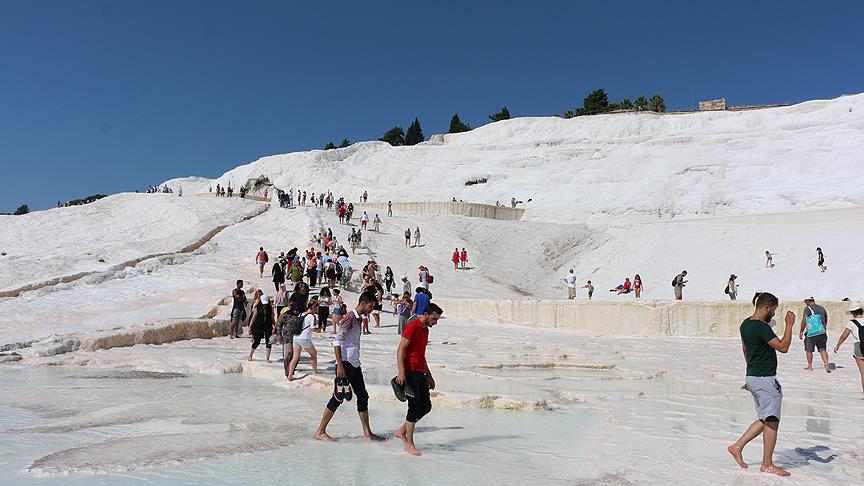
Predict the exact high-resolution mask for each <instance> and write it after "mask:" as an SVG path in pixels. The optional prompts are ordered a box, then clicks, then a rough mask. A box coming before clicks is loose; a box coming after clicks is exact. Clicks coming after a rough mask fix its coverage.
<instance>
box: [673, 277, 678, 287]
mask: <svg viewBox="0 0 864 486" xmlns="http://www.w3.org/2000/svg"><path fill="white" fill-rule="evenodd" d="M672 286H673V287H677V286H678V275H675V278H673V279H672Z"/></svg>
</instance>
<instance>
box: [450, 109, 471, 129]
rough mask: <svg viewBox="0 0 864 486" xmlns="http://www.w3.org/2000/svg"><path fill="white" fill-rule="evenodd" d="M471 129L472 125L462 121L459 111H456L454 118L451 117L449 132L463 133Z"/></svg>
mask: <svg viewBox="0 0 864 486" xmlns="http://www.w3.org/2000/svg"><path fill="white" fill-rule="evenodd" d="M469 130H471V127H469V126H468V125H467V124H465V123H462V120H460V119H459V113H454V114H453V118H451V119H450V130H449V132H448V133H462V132H467V131H469Z"/></svg>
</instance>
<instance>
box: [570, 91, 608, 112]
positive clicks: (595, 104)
mask: <svg viewBox="0 0 864 486" xmlns="http://www.w3.org/2000/svg"><path fill="white" fill-rule="evenodd" d="M609 109H610V108H609V97H608V96H606V91H605V90H603V89H595V90H594V91H592V92H591V94H589V95H588V96H586V97H585V99H584V100H582V108H581V110H576V111H577V113H578V114H579V115H596V114H598V113H606V112H608V111H609Z"/></svg>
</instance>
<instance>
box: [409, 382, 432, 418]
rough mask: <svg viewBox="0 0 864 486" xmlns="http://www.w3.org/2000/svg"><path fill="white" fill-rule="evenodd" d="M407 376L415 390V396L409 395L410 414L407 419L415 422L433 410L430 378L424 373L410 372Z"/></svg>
mask: <svg viewBox="0 0 864 486" xmlns="http://www.w3.org/2000/svg"><path fill="white" fill-rule="evenodd" d="M406 378H407V381H408V384H409V386H411V389H412V390H414V398H411V397H408V414H407V415H406V416H405V420H407V421H408V422H411V423H415V422H417V421H418V420H420V419H421V418H423V417H424V416H426V414H427V413H429V412H431V411H432V399H431V398H430V397H429V380H428V379H427V378H426V375H425V374H423V373H408V374H407V376H406Z"/></svg>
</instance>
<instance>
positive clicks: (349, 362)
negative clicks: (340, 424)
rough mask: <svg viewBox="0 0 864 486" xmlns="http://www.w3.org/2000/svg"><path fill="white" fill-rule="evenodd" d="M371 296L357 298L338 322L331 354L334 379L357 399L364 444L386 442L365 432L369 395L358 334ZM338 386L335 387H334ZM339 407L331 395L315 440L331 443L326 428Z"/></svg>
mask: <svg viewBox="0 0 864 486" xmlns="http://www.w3.org/2000/svg"><path fill="white" fill-rule="evenodd" d="M376 301H377V299H376V298H375V294H373V293H370V292H364V293H362V294H360V301H359V302H358V303H357V307H355V308H354V309H353V310H352V311H351V312H348V313H347V314H346V315H345V316H344V317H343V318H342V320H341V321H339V330H338V331H337V332H336V337H335V338H333V350H334V351H335V354H336V379H337V380H339V379H347V380H348V383H350V384H351V390H353V392H354V395H356V396H357V413H358V414H359V415H360V424H361V425H362V426H363V437H365V438H366V440H376V441H377V440H386V439H385V438H384V437H381V436H378V435H375V434H373V433H372V430H371V429H370V428H369V393H367V392H366V382H365V381H364V380H363V370H362V369H361V368H360V334H361V330H362V328H363V317H362V316H363V315H368V314H369V313H370V312H372V308H373V307H374V306H375V302H376ZM337 386H338V385H337ZM341 404H342V400H341V399H340V398H337V396H336V392H335V391H334V393H333V396H332V397H331V398H330V401H329V402H327V408H326V409H325V410H324V416H323V417H321V423H320V425H318V430H317V431H316V432H315V438H316V439H317V440H335V439H334V438H333V437H330V436H329V435H328V434H327V424H329V423H330V420H331V419H332V418H333V415H334V414H335V413H336V409H337V408H339V405H341Z"/></svg>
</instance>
